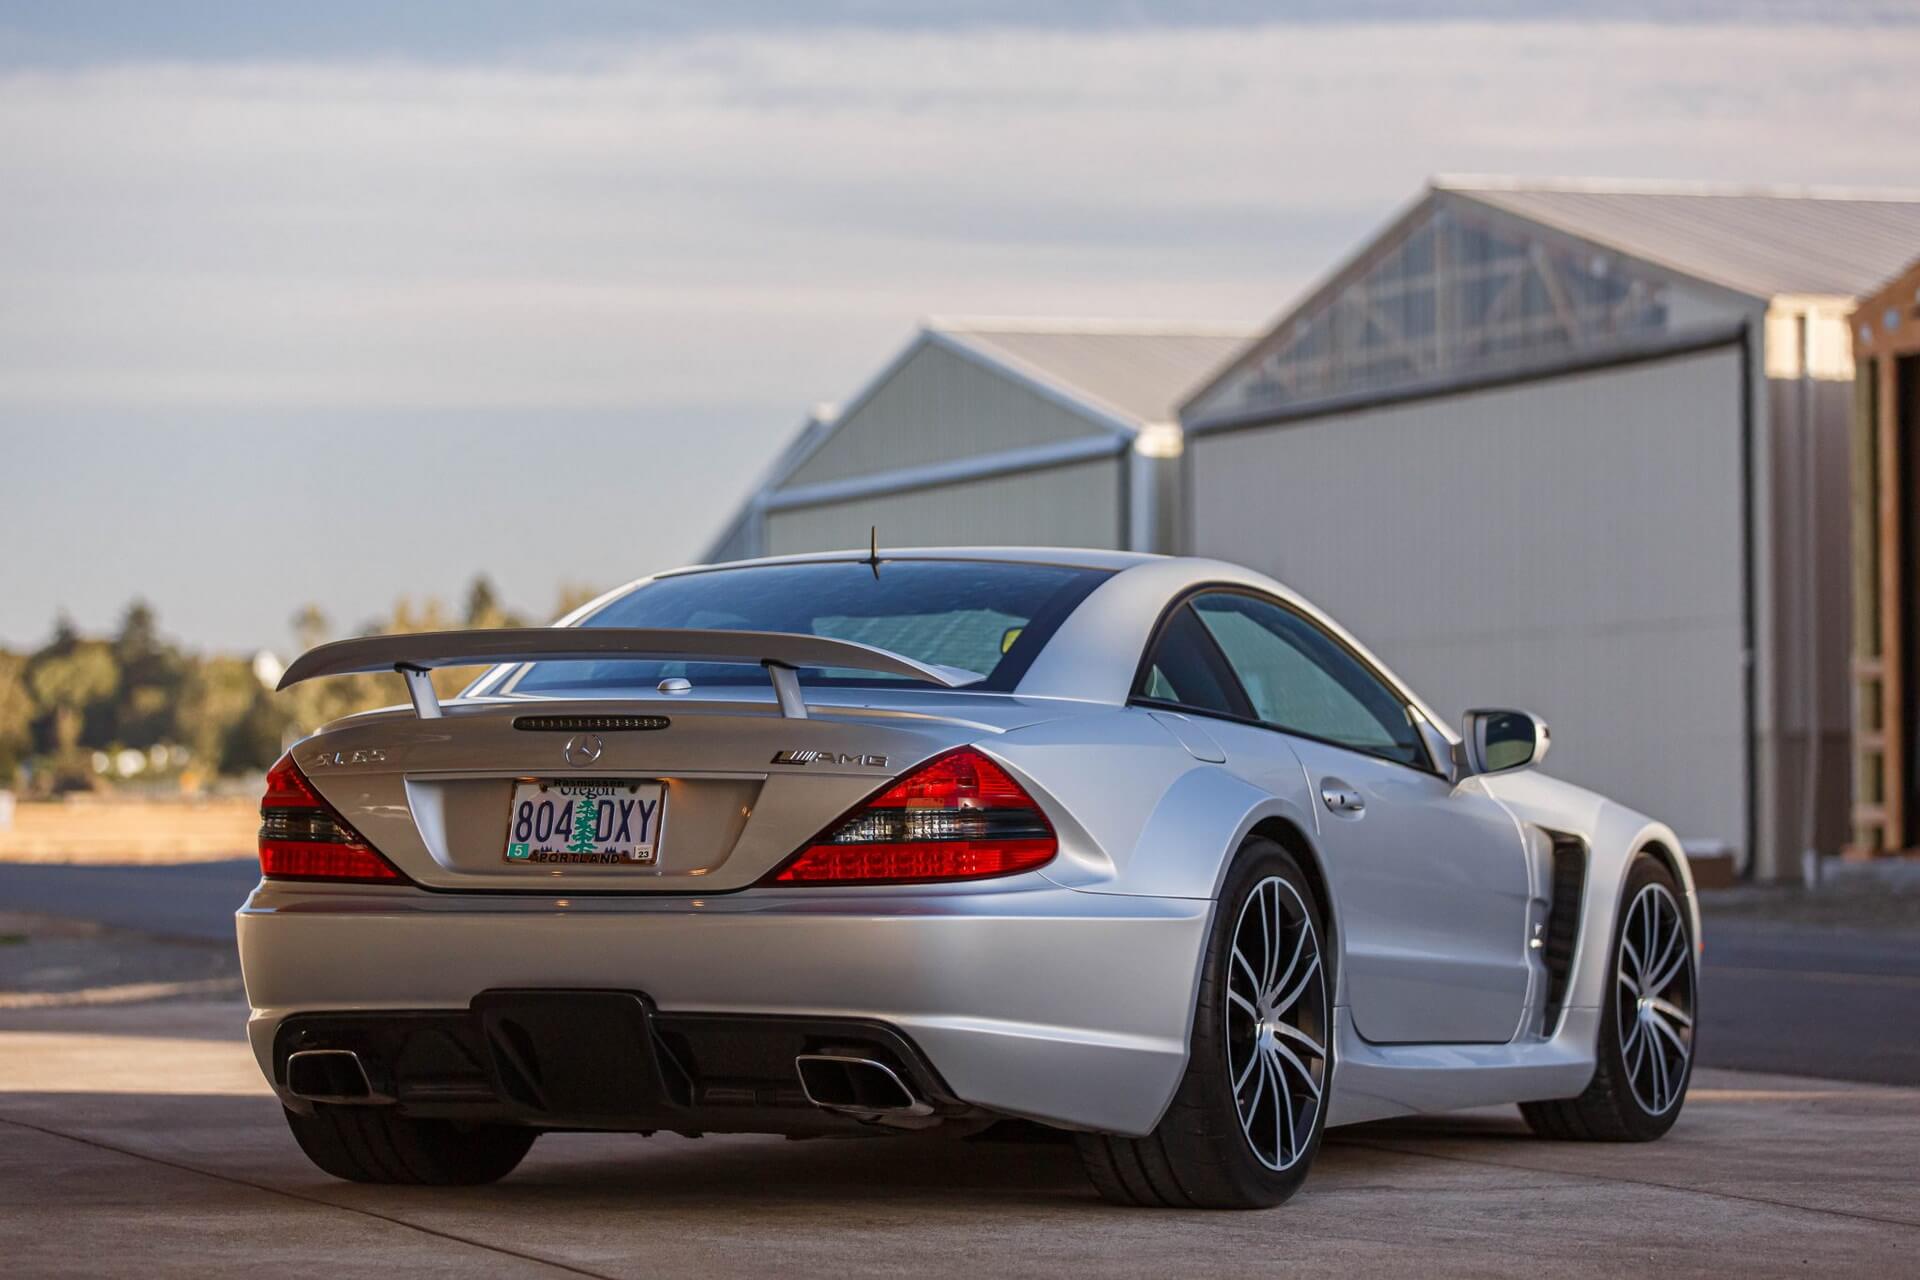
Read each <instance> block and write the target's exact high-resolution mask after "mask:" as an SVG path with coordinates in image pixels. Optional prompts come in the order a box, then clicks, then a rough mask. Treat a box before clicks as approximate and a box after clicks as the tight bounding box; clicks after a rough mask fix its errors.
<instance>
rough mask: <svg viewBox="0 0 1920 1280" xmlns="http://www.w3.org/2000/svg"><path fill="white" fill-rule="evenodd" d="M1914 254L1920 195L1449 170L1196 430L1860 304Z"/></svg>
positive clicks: (1286, 319)
mask: <svg viewBox="0 0 1920 1280" xmlns="http://www.w3.org/2000/svg"><path fill="white" fill-rule="evenodd" d="M1916 247H1920V191H1852V190H1838V189H1822V188H1777V187H1731V186H1712V185H1705V184H1690V183H1689V184H1682V183H1664V184H1663V183H1615V182H1591V181H1578V180H1571V179H1555V180H1550V181H1543V182H1530V181H1522V180H1519V179H1513V178H1487V177H1476V178H1436V179H1434V180H1433V181H1432V182H1431V183H1430V184H1429V185H1428V187H1427V189H1426V190H1425V191H1423V192H1422V193H1421V195H1420V196H1419V198H1418V199H1416V200H1415V201H1414V202H1413V203H1412V204H1411V205H1409V206H1408V207H1407V208H1405V209H1404V210H1402V211H1401V212H1400V213H1399V214H1398V215H1397V216H1396V217H1394V218H1393V220H1392V221H1391V222H1389V223H1388V224H1387V226H1386V227H1385V228H1383V229H1382V230H1381V231H1379V232H1378V233H1377V234H1375V235H1374V236H1373V237H1372V238H1371V239H1369V240H1367V241H1366V242H1365V243H1364V244H1362V245H1361V247H1360V248H1359V249H1358V250H1357V251H1356V252H1355V253H1354V254H1353V256H1352V257H1350V258H1349V259H1348V260H1347V261H1346V262H1345V263H1343V264H1342V265H1340V266H1339V267H1337V268H1336V269H1335V270H1334V271H1333V273H1332V274H1331V275H1329V276H1328V277H1327V278H1326V279H1325V280H1324V281H1323V282H1322V283H1321V284H1319V285H1317V286H1316V287H1315V288H1313V289H1312V290H1311V291H1309V292H1308V293H1307V295H1306V296H1305V297H1304V298H1302V299H1301V300H1300V301H1299V302H1297V303H1295V304H1294V305H1293V306H1292V307H1291V308H1290V309H1289V310H1288V311H1287V312H1286V313H1285V314H1284V315H1282V317H1281V318H1280V319H1279V320H1278V321H1277V322H1276V323H1275V324H1274V325H1273V327H1272V328H1270V329H1269V330H1268V331H1267V332H1266V334H1265V335H1263V336H1262V337H1260V338H1258V339H1256V340H1255V341H1253V342H1251V343H1249V344H1247V346H1246V347H1245V348H1243V349H1242V350H1241V352H1240V353H1238V354H1237V355H1236V356H1234V357H1233V358H1232V360H1231V363H1229V364H1228V365H1226V366H1225V367H1223V368H1222V369H1220V370H1219V371H1218V372H1217V373H1216V374H1215V375H1214V376H1213V377H1212V378H1210V379H1209V380H1208V381H1207V382H1206V383H1205V384H1204V385H1202V386H1198V387H1196V388H1195V390H1194V393H1193V395H1192V396H1190V397H1189V399H1188V400H1187V401H1186V402H1185V404H1183V405H1182V419H1183V421H1184V422H1185V423H1186V424H1187V426H1188V428H1189V429H1203V430H1204V429H1209V428H1211V427H1215V426H1221V425H1230V424H1232V423H1234V422H1244V421H1260V420H1264V419H1265V418H1266V417H1267V416H1268V415H1270V414H1272V413H1274V412H1278V411H1283V410H1292V409H1294V408H1297V407H1301V406H1307V405H1318V404H1324V403H1332V402H1336V401H1345V400H1348V399H1352V398H1356V397H1357V398H1362V399H1364V398H1367V397H1371V396H1376V395H1380V394H1387V393H1398V392H1401V391H1404V390H1406V389H1409V388H1414V387H1435V386H1444V385H1450V384H1457V383H1459V382H1461V381H1463V380H1471V379H1475V378H1482V377H1497V376H1507V375H1512V374H1515V373H1518V372H1520V371H1523V370H1528V369H1537V368H1546V367H1551V366H1554V365H1555V364H1557V363H1559V362H1564V361H1566V360H1569V359H1580V358H1586V357H1589V356H1593V355H1595V354H1596V353H1604V352H1607V351H1614V350H1622V349H1626V348H1628V347H1630V346H1633V345H1635V344H1658V343H1661V342H1664V341H1668V340H1671V339H1673V338H1675V337H1677V336H1679V335H1684V334H1688V333H1697V332H1701V331H1703V330H1704V328H1705V327H1709V326H1712V325H1720V326H1722V327H1725V326H1729V325H1736V324H1738V323H1741V322H1743V320H1744V319H1745V317H1746V316H1748V315H1750V314H1751V311H1752V309H1753V308H1754V307H1756V306H1760V307H1765V306H1766V305H1767V304H1769V303H1771V302H1772V301H1773V300H1774V299H1776V298H1779V297H1782V296H1786V295H1798V296H1806V295H1815V296H1822V297H1829V298H1842V299H1850V298H1854V297H1858V296H1859V295H1861V294H1863V293H1867V292H1870V291H1871V290H1873V289H1874V288H1876V287H1877V286H1878V285H1879V284H1880V283H1881V282H1882V281H1884V280H1886V279H1887V277H1889V276H1890V275H1892V274H1893V273H1894V272H1896V271H1898V270H1899V269H1900V268H1901V266H1902V265H1904V264H1905V263H1906V262H1907V261H1909V260H1911V258H1912V257H1913V254H1914V251H1915V249H1916Z"/></svg>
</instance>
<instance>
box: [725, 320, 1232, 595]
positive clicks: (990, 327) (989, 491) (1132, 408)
mask: <svg viewBox="0 0 1920 1280" xmlns="http://www.w3.org/2000/svg"><path fill="white" fill-rule="evenodd" d="M1248 336H1249V335H1248V334H1246V333H1245V332H1241V331H1221V330H1209V329H1200V328H1193V327H1187V326H1177V325H1159V324H1154V325H1137V324H1123V323H1118V322H1112V321H1096V320H1062V321H1048V320H1031V319H1023V320H934V321H929V322H928V323H927V324H926V325H925V326H924V327H923V328H922V329H921V330H920V332H919V333H917V334H916V335H915V336H914V338H913V340H912V341H910V342H909V343H908V344H907V345H906V347H905V349H904V350H902V351H901V352H900V353H899V354H898V355H897V356H895V357H894V358H893V360H892V361H891V362H889V363H888V364H887V366H886V367H885V368H884V369H882V370H881V371H880V372H879V374H877V375H876V376H875V377H874V378H873V380H872V381H871V382H869V383H868V384H867V386H866V388H865V389H864V390H863V391H861V392H860V393H859V394H858V395H856V396H855V397H854V398H853V399H852V400H851V401H850V402H848V404H847V406H846V408H845V409H844V410H842V411H840V412H839V413H837V414H834V413H828V412H824V411H822V412H816V413H815V414H814V415H813V416H811V417H810V418H809V419H808V420H807V422H806V423H805V424H803V426H802V428H801V430H800V432H799V434H798V435H797V436H796V437H795V439H794V441H793V442H792V443H791V444H790V445H789V446H788V448H787V449H786V450H785V451H784V452H783V454H782V455H781V456H780V458H779V459H778V460H776V462H775V463H774V465H773V466H772V467H771V468H770V469H769V470H768V472H767V474H766V475H765V477H764V478H763V480H762V481H761V483H760V485H759V486H758V487H757V488H756V490H755V491H754V493H753V494H752V495H751V496H750V497H749V498H748V500H747V502H746V504H745V505H744V506H743V507H742V509H741V510H740V511H739V513H738V514H736V515H735V516H734V518H733V519H732V520H731V521H730V522H729V524H728V525H727V526H726V528H725V529H724V530H723V532H722V533H721V535H720V537H719V538H718V539H717V540H716V542H715V543H714V544H713V546H712V548H711V550H710V551H709V553H708V558H709V559H710V560H714V561H719V560H736V559H741V558H744V557H748V556H755V555H782V554H786V553H788V552H797V551H818V550H823V549H829V548H843V547H855V546H864V545H866V542H867V539H868V530H869V529H870V528H872V527H875V526H877V527H878V529H879V538H880V541H881V543H882V544H883V545H886V546H895V547H899V546H916V545H917V546H933V545H954V546H976V545H1030V544H1039V545H1061V546H1081V547H1112V548H1130V549H1135V550H1148V551H1170V550H1173V549H1175V544H1176V540H1177V539H1178V537H1179V536H1180V532H1181V529H1182V513H1181V511H1180V507H1179V502H1180V496H1181V492H1182V485H1181V480H1180V452H1181V435H1180V428H1179V425H1178V421H1177V416H1176V409H1177V407H1178V405H1179V404H1180V402H1181V400H1182V399H1183V398H1184V397H1185V395H1186V393H1187V392H1188V391H1190V390H1191V389H1192V388H1193V387H1194V386H1195V385H1196V384H1197V383H1198V382H1200V381H1201V380H1202V379H1203V378H1204V377H1205V376H1206V375H1207V374H1209V373H1210V372H1211V371H1213V370H1214V369H1216V368H1218V367H1219V366H1220V365H1222V364H1223V363H1225V362H1226V360H1227V359H1228V358H1229V357H1231V356H1232V355H1233V353H1234V352H1235V351H1237V350H1238V349H1239V348H1240V347H1241V346H1242V345H1243V344H1244V343H1245V341H1246V339H1247V337H1248Z"/></svg>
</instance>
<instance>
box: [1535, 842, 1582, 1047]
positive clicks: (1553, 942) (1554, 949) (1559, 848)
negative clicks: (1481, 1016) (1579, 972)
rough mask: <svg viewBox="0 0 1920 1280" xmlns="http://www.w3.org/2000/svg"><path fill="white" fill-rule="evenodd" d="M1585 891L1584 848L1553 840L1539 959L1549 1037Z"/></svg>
mask: <svg viewBox="0 0 1920 1280" xmlns="http://www.w3.org/2000/svg"><path fill="white" fill-rule="evenodd" d="M1586 888H1587V846H1586V845H1585V844H1584V843H1582V842H1581V841H1579V840H1576V839H1574V838H1573V837H1572V836H1555V837H1554V838H1553V901H1552V905H1551V906H1550V907H1549V908H1548V910H1547V937H1546V946H1545V947H1544V948H1543V949H1542V952H1541V957H1540V958H1541V960H1542V962H1543V963H1544V964H1545V965H1546V966H1547V1005H1546V1017H1545V1019H1544V1021H1543V1022H1542V1024H1541V1026H1542V1030H1543V1031H1544V1032H1545V1034H1547V1035H1549V1036H1550V1035H1552V1034H1553V1033H1554V1032H1555V1031H1557V1030H1558V1029H1559V1026H1560V1011H1561V1010H1562V1009H1563V1008H1565V1007H1566V1003H1567V986H1568V984H1569V983H1570V982H1571V981H1572V980H1573V952H1574V948H1575V947H1576V946H1577V945H1578V944H1579V942H1580V903H1581V899H1582V898H1583V897H1584V896H1585V894H1586Z"/></svg>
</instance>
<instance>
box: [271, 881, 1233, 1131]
mask: <svg viewBox="0 0 1920 1280" xmlns="http://www.w3.org/2000/svg"><path fill="white" fill-rule="evenodd" d="M1212 905H1213V904H1212V903H1211V902H1208V901H1205V900H1199V899H1186V898H1137V897H1123V896H1120V895H1113V894H1086V893H1079V892H1076V891H1073V890H1069V889H1061V888H1058V887H1055V886H1053V885H1051V884H1050V883H1049V882H1046V881H1044V880H1042V879H1041V878H1040V877H1038V876H1030V877H1021V878H1019V879H1014V880H1008V881H1006V882H1005V884H1004V885H1003V886H999V887H996V888H994V889H993V890H991V891H985V890H982V889H981V888H980V887H979V886H968V887H965V888H955V889H947V890H943V891H937V890H933V889H918V890H866V891H858V892H854V891H839V892H835V891H831V890H813V889H799V890H785V891H765V890H756V891H753V892H750V893H744V894H727V895H718V896H715V897H711V898H690V897H678V896H676V897H655V898H638V897H620V898H572V899H567V898H534V897H527V896H520V895H515V896H512V897H505V896H491V895H479V894H471V895H461V894H447V893H430V892H424V891H421V890H418V889H411V888H400V889H387V888H367V887H364V886H333V885H312V884H289V883H277V884H276V883H263V884H262V885H261V886H260V887H259V888H258V889H256V890H255V892H254V894H253V895H252V897H251V898H250V899H249V900H248V902H247V905H246V906H245V907H244V908H242V909H241V911H240V913H239V916H238V927H239V941H240V958H241V964H242V968H243V970H244V973H245V977H246V985H247V995H248V1000H249V1002H250V1004H251V1005H252V1007H253V1015H252V1019H251V1023H250V1032H251V1038H252V1042H253V1048H254V1052H255V1055H256V1057H258V1059H259V1060H260V1064H261V1067H262V1070H263V1071H264V1072H265V1073H266V1075H267V1078H268V1079H269V1080H270V1081H274V1082H275V1083H276V1086H277V1085H278V1083H279V1081H278V1079H277V1077H276V1071H275V1056H274V1055H275V1038H276V1034H277V1032H278V1031H279V1029H280V1026H281V1024H282V1023H283V1022H284V1021H286V1020H287V1019H288V1018H291V1017H294V1016H296V1015H304V1014H321V1013H344V1012H362V1013H364V1012H370V1011H380V1010H393V1011H401V1010H405V1011H416V1012H417V1011H432V1010H443V1011H454V1010H457V1011H461V1012H462V1013H464V1012H465V1011H467V1010H468V1008H469V1006H470V1004H471V1002H472V1001H473V999H474V997H475V996H477V995H479V994H480V993H481V992H484V991H489V990H498V989H525V988H545V989H571V990H614V991H632V992H639V993H644V995H645V996H646V998H647V999H648V1001H649V1002H650V1003H651V1007H652V1008H654V1009H655V1010H657V1011H658V1013H659V1014H660V1015H661V1016H662V1017H663V1018H669V1017H671V1016H673V1015H695V1014H698V1015H722V1014H725V1015H750V1016H776V1017H782V1018H792V1019H810V1020H853V1021H861V1022H871V1023H878V1024H881V1025H883V1026H884V1027H887V1028H890V1029H892V1030H894V1031H897V1032H898V1034H899V1035H900V1036H902V1037H903V1038H904V1039H905V1040H906V1041H907V1042H908V1043H909V1044H910V1045H911V1046H912V1047H913V1049H914V1051H915V1052H916V1053H918V1054H919V1055H922V1056H923V1058H924V1060H925V1062H926V1063H927V1065H928V1066H929V1067H930V1069H931V1071H932V1073H934V1075H935V1076H936V1077H937V1078H938V1079H939V1080H940V1081H942V1082H944V1085H945V1087H946V1089H947V1090H948V1091H950V1093H951V1096H952V1098H953V1099H954V1100H956V1101H957V1102H959V1103H962V1104H965V1105H967V1106H970V1107H974V1108H980V1109H983V1110H986V1111H991V1112H995V1113H999V1114H1005V1115H1014V1116H1023V1117H1027V1118H1030V1119H1035V1120H1040V1121H1043V1122H1047V1123H1052V1124H1058V1125H1065V1126H1070V1127H1079V1128H1089V1129H1099V1130H1105V1131H1110V1132H1118V1133H1134V1134H1139V1133H1145V1132H1146V1131H1147V1130H1149V1129H1151V1128H1152V1127H1153V1125H1154V1123H1155V1122H1156V1121H1157V1120H1158V1119H1159V1116H1160V1113H1161V1111H1162V1110H1164V1108H1165V1106H1166V1104H1167V1101H1168V1099H1169V1098H1171V1097H1172V1094H1173V1090H1174V1087H1175V1085H1176V1084H1177V1082H1178V1080H1179V1076H1180V1073H1181V1071H1182V1069H1183V1068H1184V1066H1185V1061H1186V1042H1187V1032H1188V1028H1189V1024H1190V1021H1191V1013H1192V1006H1193V993H1194V990H1195V986H1196V983H1197V980H1198V967H1199V963H1200V954H1201V950H1202V944H1203V940H1204V938H1205V935H1206V928H1207V924H1208V919H1209V913H1210V912H1211V909H1212Z"/></svg>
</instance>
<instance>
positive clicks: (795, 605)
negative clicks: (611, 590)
mask: <svg viewBox="0 0 1920 1280" xmlns="http://www.w3.org/2000/svg"><path fill="white" fill-rule="evenodd" d="M1105 577H1107V574H1106V573H1105V572H1104V571H1101V570H1096V569H1076V568H1068V567H1064V566H1060V565H1038V564H1010V563H1005V562H998V561H963V560H893V561H883V562H882V563H881V565H880V571H879V574H878V575H877V576H876V575H875V573H874V571H873V569H872V568H871V567H870V566H868V565H866V564H862V563H859V562H857V561H838V562H832V563H811V564H781V565H756V566H752V567H748V568H741V569H716V570H714V571H712V572H709V573H690V574H683V575H680V576H677V577H670V578H661V579H658V580H656V581H654V582H650V583H647V584H646V585H644V586H641V587H636V588H635V589H634V590H633V591H631V592H629V593H628V594H627V595H624V596H621V597H620V598H619V599H617V600H614V601H612V602H611V603H609V604H607V605H605V606H604V607H602V608H601V609H600V610H599V612H597V613H595V614H594V615H593V616H592V617H590V618H588V619H587V620H586V621H584V622H582V623H581V624H580V625H582V626H587V627H685V628H691V629H694V630H713V631H791V632H798V633H800V634H802V635H817V636H827V637H830V638H832V639H835V640H853V641H857V642H859V643H861V644H869V645H873V646H875V647H877V648H881V649H888V650H891V651H892V652H894V653H899V654H903V655H905V656H906V657H909V658H913V659H915V660H916V661H919V662H926V663H935V664H938V665H941V666H948V667H958V668H960V669H961V670H963V671H973V672H977V673H979V674H980V675H983V676H985V677H986V680H985V681H983V682H982V683H981V684H979V685H977V686H974V687H976V688H981V689H987V690H999V691H1005V690H1007V689H1011V688H1012V687H1013V685H1014V684H1015V683H1016V682H1017V681H1018V680H1019V678H1020V676H1021V675H1022V674H1023V673H1024V672H1025V671H1026V668H1027V667H1028V666H1029V665H1030V664H1031V663H1032V661H1033V656H1034V655H1035V654H1037V653H1038V652H1039V651H1040V648H1041V647H1042V646H1043V645H1045V644H1046V642H1047V639H1048V638H1049V637H1050V636H1051V635H1052V634H1053V632H1054V630H1055V628H1057V627H1058V626H1059V625H1060V622H1061V621H1062V620H1063V619H1064V618H1065V617H1066V616H1067V614H1069V613H1071V612H1072V611H1073V608H1074V606H1076V605H1078V604H1079V603H1080V602H1081V601H1082V600H1084V599H1085V598H1086V596H1087V593H1088V592H1089V591H1092V590H1093V588H1094V587H1095V586H1097V585H1099V583H1100V582H1101V580H1102V579H1104V578H1105ZM669 676H684V677H686V678H687V679H689V680H691V681H693V682H694V683H695V684H696V685H716V684H734V685H753V684H765V683H766V680H767V677H766V673H765V672H763V671H761V670H760V669H759V668H757V667H752V666H743V665H740V664H737V663H705V662H630V661H594V662H542V663H539V664H536V665H535V666H534V667H532V668H531V669H529V670H528V671H527V672H526V673H525V674H524V675H523V676H522V677H521V678H520V679H519V680H518V681H517V682H516V683H515V684H514V686H513V687H514V689H515V690H517V691H519V692H523V693H580V692H592V691H600V690H620V689H637V688H651V687H653V686H654V685H656V684H658V683H659V682H660V681H661V680H663V679H666V678H667V677H669ZM800 676H801V679H802V681H804V682H807V683H811V684H834V683H839V684H874V683H896V682H899V681H901V680H902V679H904V678H903V677H894V676H887V675H882V674H878V673H875V672H870V671H846V670H838V669H828V668H806V669H803V670H802V671H801V673H800Z"/></svg>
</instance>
